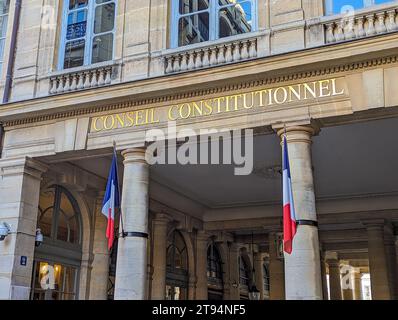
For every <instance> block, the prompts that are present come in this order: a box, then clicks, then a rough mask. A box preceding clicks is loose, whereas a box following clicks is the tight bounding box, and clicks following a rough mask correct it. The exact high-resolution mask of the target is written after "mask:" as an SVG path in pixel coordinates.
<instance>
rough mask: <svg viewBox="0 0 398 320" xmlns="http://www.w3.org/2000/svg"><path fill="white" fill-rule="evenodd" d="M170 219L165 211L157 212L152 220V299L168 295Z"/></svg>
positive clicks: (163, 297) (162, 298)
mask: <svg viewBox="0 0 398 320" xmlns="http://www.w3.org/2000/svg"><path fill="white" fill-rule="evenodd" d="M169 221H170V218H169V217H168V216H167V215H166V214H163V213H158V214H156V216H155V218H154V219H153V221H152V229H153V232H152V233H153V236H152V239H153V257H152V267H153V276H152V294H151V300H164V299H165V295H166V258H167V257H166V254H167V225H168V223H169Z"/></svg>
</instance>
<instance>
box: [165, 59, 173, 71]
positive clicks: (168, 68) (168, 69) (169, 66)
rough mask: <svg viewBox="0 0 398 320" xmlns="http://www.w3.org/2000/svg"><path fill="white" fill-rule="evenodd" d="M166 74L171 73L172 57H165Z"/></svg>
mask: <svg viewBox="0 0 398 320" xmlns="http://www.w3.org/2000/svg"><path fill="white" fill-rule="evenodd" d="M165 61H166V64H167V66H166V73H171V72H172V71H173V57H166V58H165Z"/></svg>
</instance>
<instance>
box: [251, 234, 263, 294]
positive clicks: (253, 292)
mask: <svg viewBox="0 0 398 320" xmlns="http://www.w3.org/2000/svg"><path fill="white" fill-rule="evenodd" d="M252 264H253V272H252V284H251V286H250V288H249V299H250V300H260V298H261V295H260V291H258V289H257V287H256V284H255V279H256V276H255V274H256V270H255V269H254V241H253V232H252Z"/></svg>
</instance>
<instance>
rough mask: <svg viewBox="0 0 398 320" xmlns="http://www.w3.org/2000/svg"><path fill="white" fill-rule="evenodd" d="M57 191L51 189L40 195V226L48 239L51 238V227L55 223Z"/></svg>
mask: <svg viewBox="0 0 398 320" xmlns="http://www.w3.org/2000/svg"><path fill="white" fill-rule="evenodd" d="M54 199H55V189H53V188H52V189H49V190H47V191H46V192H42V193H41V194H40V199H39V210H38V221H39V223H38V226H39V228H40V229H41V232H42V233H43V235H44V236H46V237H51V226H52V222H53V212H54V211H53V208H54Z"/></svg>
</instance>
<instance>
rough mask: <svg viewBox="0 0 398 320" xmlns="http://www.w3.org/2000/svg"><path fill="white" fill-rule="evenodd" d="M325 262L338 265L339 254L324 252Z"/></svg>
mask: <svg viewBox="0 0 398 320" xmlns="http://www.w3.org/2000/svg"><path fill="white" fill-rule="evenodd" d="M324 256H325V261H326V262H327V263H328V264H329V262H330V263H336V261H337V263H338V264H340V262H339V254H338V253H337V252H332V251H326V252H325V255H324Z"/></svg>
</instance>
